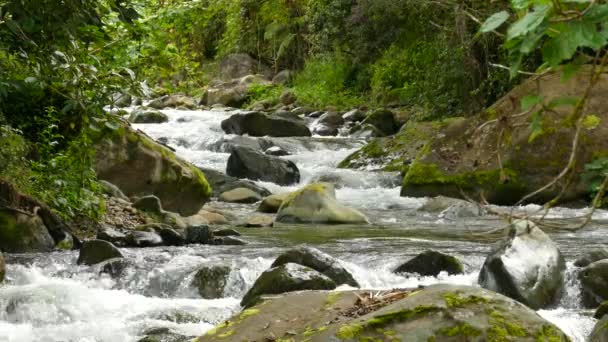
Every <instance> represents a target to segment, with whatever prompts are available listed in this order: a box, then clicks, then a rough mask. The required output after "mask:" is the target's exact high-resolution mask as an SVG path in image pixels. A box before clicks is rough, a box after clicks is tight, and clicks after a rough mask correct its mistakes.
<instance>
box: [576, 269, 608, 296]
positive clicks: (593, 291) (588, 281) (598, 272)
mask: <svg viewBox="0 0 608 342" xmlns="http://www.w3.org/2000/svg"><path fill="white" fill-rule="evenodd" d="M578 279H579V281H580V283H581V292H582V294H583V303H584V304H585V305H586V306H588V307H596V306H598V305H600V304H601V303H602V302H603V301H606V300H608V259H604V260H600V261H596V262H594V263H591V264H589V265H588V266H587V267H585V268H584V269H582V270H581V271H580V272H579V274H578Z"/></svg>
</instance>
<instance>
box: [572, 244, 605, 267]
mask: <svg viewBox="0 0 608 342" xmlns="http://www.w3.org/2000/svg"><path fill="white" fill-rule="evenodd" d="M604 259H608V248H606V247H602V248H597V249H593V250H591V251H588V252H585V253H584V254H583V256H582V257H580V258H578V259H576V261H575V262H574V266H577V267H587V266H589V264H591V263H594V262H596V261H600V260H604Z"/></svg>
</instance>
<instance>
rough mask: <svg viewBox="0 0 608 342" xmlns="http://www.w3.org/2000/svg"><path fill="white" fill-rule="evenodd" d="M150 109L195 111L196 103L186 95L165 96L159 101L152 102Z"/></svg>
mask: <svg viewBox="0 0 608 342" xmlns="http://www.w3.org/2000/svg"><path fill="white" fill-rule="evenodd" d="M148 107H150V108H155V109H163V108H185V109H195V108H196V101H195V100H194V99H193V98H191V97H189V96H185V95H179V94H175V95H165V96H162V97H159V98H157V99H154V100H152V102H150V103H149V104H148Z"/></svg>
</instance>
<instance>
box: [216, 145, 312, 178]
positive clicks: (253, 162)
mask: <svg viewBox="0 0 608 342" xmlns="http://www.w3.org/2000/svg"><path fill="white" fill-rule="evenodd" d="M226 173H227V174H228V175H229V176H233V177H238V178H247V179H251V180H262V181H267V182H273V183H276V184H279V185H291V184H294V183H298V182H299V181H300V171H299V170H298V168H297V166H296V165H295V164H294V163H293V162H292V161H289V160H284V159H280V158H277V157H271V156H267V155H265V154H262V153H259V152H257V151H254V150H252V149H249V148H244V147H235V148H234V149H233V150H232V153H231V154H230V157H229V158H228V166H227V168H226Z"/></svg>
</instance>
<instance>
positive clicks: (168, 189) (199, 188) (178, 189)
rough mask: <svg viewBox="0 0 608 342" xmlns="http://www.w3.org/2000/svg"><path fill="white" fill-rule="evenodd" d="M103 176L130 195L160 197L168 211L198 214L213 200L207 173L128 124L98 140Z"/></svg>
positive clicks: (99, 171)
mask: <svg viewBox="0 0 608 342" xmlns="http://www.w3.org/2000/svg"><path fill="white" fill-rule="evenodd" d="M96 147H97V153H96V159H95V165H94V166H95V171H96V172H97V175H98V177H99V179H102V180H106V181H108V182H110V183H112V184H115V185H116V186H118V187H119V188H120V189H121V190H122V191H123V192H124V194H125V195H127V196H129V197H134V196H135V197H140V196H146V195H155V196H157V197H158V198H159V199H160V200H161V202H162V204H163V207H164V208H165V209H166V210H169V211H172V212H177V213H180V214H181V215H184V216H189V215H194V214H196V213H197V212H198V211H199V210H200V209H201V208H202V206H203V205H204V204H205V202H207V201H208V200H209V197H210V195H211V188H210V187H209V184H208V183H207V180H206V179H205V175H204V174H203V173H202V172H201V171H200V170H199V169H198V168H196V167H195V166H193V165H192V164H190V163H187V162H185V161H183V160H181V159H179V158H178V157H177V156H176V155H175V154H174V153H173V152H172V151H171V150H169V149H167V148H166V147H164V146H162V145H159V144H157V143H155V142H154V141H152V140H151V139H150V138H148V137H147V136H146V135H144V134H142V133H139V132H136V131H134V130H133V129H132V128H131V127H128V126H126V127H124V132H121V133H114V134H111V135H110V136H108V137H106V138H105V139H102V140H101V141H98V142H97V143H96Z"/></svg>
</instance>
